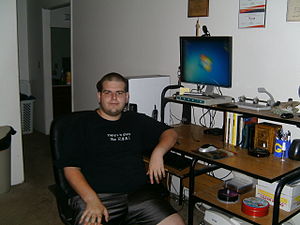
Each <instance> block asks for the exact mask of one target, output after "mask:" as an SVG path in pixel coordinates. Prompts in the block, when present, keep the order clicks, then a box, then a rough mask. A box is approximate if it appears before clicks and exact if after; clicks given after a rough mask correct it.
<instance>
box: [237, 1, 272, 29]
mask: <svg viewBox="0 0 300 225" xmlns="http://www.w3.org/2000/svg"><path fill="white" fill-rule="evenodd" d="M265 20H266V0H240V10H239V28H262V27H265Z"/></svg>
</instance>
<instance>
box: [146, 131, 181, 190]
mask: <svg viewBox="0 0 300 225" xmlns="http://www.w3.org/2000/svg"><path fill="white" fill-rule="evenodd" d="M177 137H178V135H177V133H176V131H175V130H174V129H172V128H171V129H168V130H165V131H164V132H163V133H162V134H161V135H160V138H159V142H158V144H157V145H156V146H155V148H154V150H153V152H152V154H151V158H150V162H149V168H148V172H147V174H148V175H149V177H150V182H151V184H153V183H154V181H156V182H157V183H159V181H160V180H161V179H162V178H163V177H165V168H164V160H163V156H164V154H166V153H167V152H168V151H169V150H170V149H171V148H172V147H173V146H174V145H175V143H176V141H177Z"/></svg>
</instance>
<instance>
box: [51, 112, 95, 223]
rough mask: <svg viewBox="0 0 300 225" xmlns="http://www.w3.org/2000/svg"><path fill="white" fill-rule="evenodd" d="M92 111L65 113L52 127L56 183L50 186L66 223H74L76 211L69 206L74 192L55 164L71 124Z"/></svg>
mask: <svg viewBox="0 0 300 225" xmlns="http://www.w3.org/2000/svg"><path fill="white" fill-rule="evenodd" d="M88 112H91V111H80V112H73V113H71V114H67V115H63V116H61V117H59V118H57V119H55V120H54V121H52V124H51V129H50V145H51V152H52V159H53V171H54V178H55V184H53V185H51V186H49V189H50V190H51V192H52V193H53V194H54V195H55V198H56V203H57V208H58V212H59V216H60V218H61V220H62V221H63V223H64V224H66V225H73V224H74V219H75V216H74V215H75V214H74V213H75V212H74V210H73V209H72V208H71V207H70V206H69V204H68V202H69V198H70V196H71V195H72V193H74V191H73V190H72V188H71V187H70V186H69V184H68V182H67V180H66V179H65V177H64V173H63V170H62V169H60V168H58V167H56V166H55V162H56V161H57V160H58V159H59V157H60V155H61V151H62V140H63V139H64V137H65V136H67V135H69V132H70V129H71V126H70V125H71V124H72V123H73V121H74V120H77V119H80V117H81V116H83V115H84V114H85V113H88Z"/></svg>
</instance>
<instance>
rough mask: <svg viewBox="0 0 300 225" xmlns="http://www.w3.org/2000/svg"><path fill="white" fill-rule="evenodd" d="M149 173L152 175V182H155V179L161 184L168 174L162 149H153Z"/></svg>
mask: <svg viewBox="0 0 300 225" xmlns="http://www.w3.org/2000/svg"><path fill="white" fill-rule="evenodd" d="M147 175H149V177H150V182H151V184H154V181H156V183H158V184H159V182H160V181H161V180H162V179H163V178H164V177H165V176H166V173H165V167H164V159H163V154H162V153H161V152H160V151H153V153H152V155H151V157H150V162H149V168H148V172H147Z"/></svg>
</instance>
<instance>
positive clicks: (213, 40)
mask: <svg viewBox="0 0 300 225" xmlns="http://www.w3.org/2000/svg"><path fill="white" fill-rule="evenodd" d="M180 72H181V74H180V81H181V82H187V83H195V84H197V85H206V90H205V92H204V94H205V95H212V94H214V93H213V90H214V87H226V88H230V87H231V83H232V37H227V36H226V37H180Z"/></svg>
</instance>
